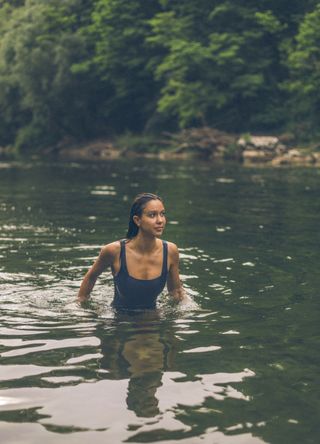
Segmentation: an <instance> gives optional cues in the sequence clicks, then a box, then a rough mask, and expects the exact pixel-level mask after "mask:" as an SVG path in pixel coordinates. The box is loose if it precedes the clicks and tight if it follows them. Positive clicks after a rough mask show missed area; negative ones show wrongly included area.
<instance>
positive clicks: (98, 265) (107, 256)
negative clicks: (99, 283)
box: [78, 243, 115, 302]
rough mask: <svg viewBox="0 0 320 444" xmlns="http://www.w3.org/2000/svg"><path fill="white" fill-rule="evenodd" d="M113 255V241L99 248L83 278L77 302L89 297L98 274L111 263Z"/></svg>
mask: <svg viewBox="0 0 320 444" xmlns="http://www.w3.org/2000/svg"><path fill="white" fill-rule="evenodd" d="M114 256H115V245H114V243H112V244H108V245H106V246H105V247H103V248H102V249H101V251H100V254H99V256H98V258H97V259H96V260H95V262H94V264H93V265H92V267H91V268H90V269H89V271H88V272H87V273H86V275H85V276H84V278H83V281H82V283H81V286H80V289H79V293H78V301H79V302H84V301H86V300H88V299H89V297H90V293H91V291H92V289H93V287H94V284H95V283H96V280H97V278H98V276H100V274H101V273H102V272H103V271H105V270H106V269H107V268H108V267H109V266H110V265H111V264H112V263H113V261H114Z"/></svg>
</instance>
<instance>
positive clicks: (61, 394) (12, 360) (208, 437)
mask: <svg viewBox="0 0 320 444" xmlns="http://www.w3.org/2000/svg"><path fill="white" fill-rule="evenodd" d="M0 167H1V168H0V259H1V261H0V288H1V304H0V319H1V322H0V353H1V367H0V385H1V387H0V436H1V441H2V442H4V443H20V442H21V443H22V442H23V443H30V444H31V443H32V444H37V443H41V444H42V443H43V442H48V443H51V442H52V443H58V444H59V443H66V442H68V443H71V444H72V443H77V444H82V443H83V444H86V443H88V442H95V443H106V442H114V443H118V442H119V443H120V442H137V443H142V442H143V443H147V442H148V443H152V442H161V443H179V442H183V443H187V444H189V443H190V444H197V443H210V444H212V443H223V444H234V443H236V444H238V443H239V444H242V443H243V444H251V443H254V444H256V443H257V444H258V443H259V444H260V443H272V444H273V443H275V444H277V443H279V444H283V443H290V444H291V443H293V444H295V443H297V444H298V443H299V444H301V443H304V444H305V443H317V442H319V410H320V408H319V345H320V338H319V284H320V275H319V272H318V269H319V263H320V253H319V240H320V235H319V213H320V201H319V197H318V195H319V185H320V172H319V170H317V169H294V168H293V169H261V168H259V169H246V168H243V167H241V166H239V165H235V166H232V165H229V166H217V167H214V166H212V165H208V164H206V163H198V164H194V163H188V162H185V163H182V164H178V163H176V162H160V163H159V162H155V161H149V160H143V161H142V160H135V161H130V162H128V161H113V162H110V163H105V164H94V163H92V164H81V163H68V164H58V163H57V164H54V165H49V164H44V163H41V162H37V161H34V162H32V163H19V162H17V163H14V162H13V163H7V164H6V163H2V164H0ZM141 191H150V192H156V193H158V194H160V195H162V196H163V197H164V199H165V205H166V210H167V215H168V224H167V228H166V231H165V236H164V237H165V238H166V239H168V240H171V241H173V242H175V243H177V244H178V246H179V248H180V254H181V277H182V280H183V283H184V286H185V287H186V288H187V290H188V292H189V293H190V294H191V295H192V297H193V298H194V300H195V302H196V303H197V304H198V305H197V306H192V307H189V308H188V309H185V310H182V309H180V308H178V307H175V306H173V305H172V304H171V303H170V301H169V300H168V298H167V297H166V295H164V296H163V297H162V298H161V300H160V302H159V306H158V309H157V310H156V311H147V312H135V313H115V312H114V311H113V310H112V309H111V308H110V302H111V301H112V297H113V288H112V276H111V274H110V272H109V271H107V272H106V273H105V274H103V275H102V276H101V278H100V280H99V282H98V283H97V284H96V287H95V290H94V292H93V297H92V301H91V302H90V304H89V305H88V307H86V308H84V307H80V306H78V305H77V304H76V302H75V298H76V293H77V289H78V287H79V284H80V282H81V278H82V276H83V275H84V273H85V271H86V270H87V268H88V267H89V266H90V265H91V263H92V261H93V260H94V258H95V257H96V256H97V254H98V253H99V250H100V248H101V246H102V245H103V244H105V243H107V242H110V241H113V240H115V239H119V238H122V237H124V234H125V231H126V224H127V218H128V211H129V206H130V201H131V200H132V198H133V197H134V196H135V194H137V193H138V192H141Z"/></svg>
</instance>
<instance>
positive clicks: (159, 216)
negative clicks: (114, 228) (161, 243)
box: [133, 199, 166, 237]
mask: <svg viewBox="0 0 320 444" xmlns="http://www.w3.org/2000/svg"><path fill="white" fill-rule="evenodd" d="M133 220H134V221H135V223H136V224H137V225H138V227H139V230H141V231H142V232H144V233H146V234H147V233H148V234H152V235H153V236H157V237H159V236H161V235H162V233H163V230H164V227H165V225H166V217H165V210H164V206H163V203H162V202H161V200H158V199H157V200H149V202H148V203H147V204H146V206H145V207H144V209H143V211H142V214H141V216H140V217H139V216H134V217H133Z"/></svg>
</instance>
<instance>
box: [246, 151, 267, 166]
mask: <svg viewBox="0 0 320 444" xmlns="http://www.w3.org/2000/svg"><path fill="white" fill-rule="evenodd" d="M242 156H243V160H244V161H245V162H250V163H257V162H270V161H271V160H272V159H273V157H274V155H273V153H270V152H267V151H263V150H245V151H244V152H243V153H242Z"/></svg>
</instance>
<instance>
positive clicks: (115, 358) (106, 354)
mask: <svg viewBox="0 0 320 444" xmlns="http://www.w3.org/2000/svg"><path fill="white" fill-rule="evenodd" d="M100 339H101V351H102V353H103V358H102V359H101V367H102V368H103V369H106V370H108V372H109V375H108V376H109V377H110V378H115V379H124V378H128V379H129V384H128V395H127V406H128V408H129V409H130V410H133V411H134V412H135V413H136V415H137V416H140V417H153V416H155V415H157V414H158V413H159V409H158V402H159V401H158V399H157V397H156V392H157V389H158V388H159V387H160V386H161V385H162V382H161V381H162V374H163V372H164V371H166V370H167V369H170V368H171V367H172V365H173V361H174V356H175V347H174V344H175V341H176V339H175V337H174V334H173V331H172V330H171V329H170V324H169V323H166V322H163V321H162V320H161V321H160V318H159V313H158V311H157V310H152V311H144V312H138V311H137V312H123V313H122V312H119V313H117V315H116V319H115V321H114V323H113V328H112V329H111V330H109V331H107V332H106V331H102V332H101V335H100Z"/></svg>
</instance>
